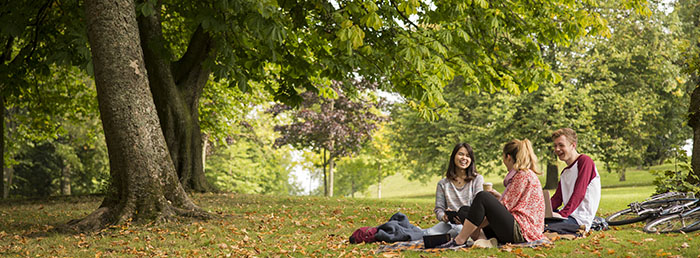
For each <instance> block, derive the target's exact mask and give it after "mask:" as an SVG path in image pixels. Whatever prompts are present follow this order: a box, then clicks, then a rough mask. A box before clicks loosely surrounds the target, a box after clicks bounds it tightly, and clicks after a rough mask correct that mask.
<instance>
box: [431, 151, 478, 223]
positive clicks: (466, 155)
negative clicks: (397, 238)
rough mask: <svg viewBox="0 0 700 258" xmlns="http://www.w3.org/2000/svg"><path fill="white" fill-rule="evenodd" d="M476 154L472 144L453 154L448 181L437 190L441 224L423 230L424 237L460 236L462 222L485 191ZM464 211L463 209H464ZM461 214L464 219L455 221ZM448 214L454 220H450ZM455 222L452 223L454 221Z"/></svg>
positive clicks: (438, 212)
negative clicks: (477, 194)
mask: <svg viewBox="0 0 700 258" xmlns="http://www.w3.org/2000/svg"><path fill="white" fill-rule="evenodd" d="M474 162H475V158H474V151H473V150H472V147H471V146H469V144H466V143H458V144H457V145H455V147H454V149H453V150H452V155H451V156H450V160H449V161H448V165H447V171H446V172H445V178H443V179H442V180H440V181H439V182H438V184H437V189H436V190H435V209H434V210H433V211H434V212H435V216H436V217H437V219H438V220H439V221H440V222H439V223H438V224H436V225H435V226H433V227H431V228H427V229H424V230H423V235H438V234H445V233H449V234H450V235H451V237H455V236H457V234H458V233H459V232H460V230H462V222H461V221H462V220H463V218H464V216H465V215H466V211H468V208H469V205H471V203H472V199H474V196H475V195H476V193H478V192H481V190H482V189H483V183H484V177H482V176H481V175H479V174H477V173H476V166H475V165H474ZM460 207H463V208H461V209H460ZM458 210H459V213H460V214H462V215H461V216H460V217H462V219H457V220H455V218H454V215H455V213H457V211H458ZM448 213H450V214H451V216H448ZM450 219H452V221H450Z"/></svg>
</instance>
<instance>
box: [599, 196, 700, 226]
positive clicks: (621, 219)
mask: <svg viewBox="0 0 700 258" xmlns="http://www.w3.org/2000/svg"><path fill="white" fill-rule="evenodd" d="M699 201H700V200H699V199H697V198H695V196H694V195H693V194H692V193H690V194H685V193H679V192H668V193H663V194H657V195H654V196H652V197H650V198H648V199H647V200H646V201H644V202H641V203H639V202H633V203H630V204H629V205H628V206H629V208H627V209H624V210H621V211H618V212H615V213H613V214H612V215H610V216H608V217H607V218H606V220H607V221H608V224H609V225H611V226H619V225H625V224H631V223H635V222H639V221H643V220H648V219H656V218H658V217H660V216H666V215H671V214H676V213H680V212H683V211H685V210H688V209H689V207H692V206H693V205H696V204H697V203H698V202H699Z"/></svg>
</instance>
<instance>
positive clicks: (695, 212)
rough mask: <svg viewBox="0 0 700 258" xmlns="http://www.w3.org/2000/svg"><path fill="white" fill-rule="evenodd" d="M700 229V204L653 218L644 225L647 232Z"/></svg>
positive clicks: (676, 231) (685, 231) (684, 231)
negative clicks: (687, 209)
mask: <svg viewBox="0 0 700 258" xmlns="http://www.w3.org/2000/svg"><path fill="white" fill-rule="evenodd" d="M699 229H700V206H696V207H695V208H693V209H691V210H689V211H684V212H679V213H676V214H671V215H668V216H663V217H660V218H657V219H655V220H652V221H651V222H649V223H647V225H646V226H644V232H647V233H679V232H683V233H687V232H693V231H696V230H699Z"/></svg>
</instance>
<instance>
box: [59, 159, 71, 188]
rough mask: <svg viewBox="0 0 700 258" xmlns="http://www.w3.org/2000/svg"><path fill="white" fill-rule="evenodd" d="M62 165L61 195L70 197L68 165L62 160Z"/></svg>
mask: <svg viewBox="0 0 700 258" xmlns="http://www.w3.org/2000/svg"><path fill="white" fill-rule="evenodd" d="M63 164H65V166H64V167H63V169H62V170H61V195H64V196H65V195H71V191H70V174H71V170H70V164H67V161H66V160H64V161H63Z"/></svg>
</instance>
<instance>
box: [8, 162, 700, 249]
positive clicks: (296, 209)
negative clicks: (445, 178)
mask: <svg viewBox="0 0 700 258" xmlns="http://www.w3.org/2000/svg"><path fill="white" fill-rule="evenodd" d="M603 176H604V180H603V182H604V185H605V186H606V188H605V189H604V193H603V195H604V199H603V207H601V209H602V210H604V212H603V213H609V212H611V211H613V210H615V209H618V208H622V207H624V202H626V201H627V200H641V199H643V198H645V197H647V196H648V195H649V194H650V193H651V192H652V191H653V187H652V186H650V185H648V182H649V181H650V180H651V179H650V177H649V176H648V173H647V172H644V171H637V172H631V173H630V175H629V177H628V178H629V179H630V182H627V183H625V185H623V186H619V185H618V183H617V182H616V180H608V179H609V177H611V176H612V175H606V174H605V173H603ZM493 181H494V182H496V180H493ZM612 185H617V186H614V187H609V186H612ZM629 185H642V186H629ZM426 187H428V186H426ZM430 188H432V187H430ZM404 189H412V192H414V190H413V187H404ZM424 195H426V194H424ZM194 198H195V200H196V201H197V203H199V204H200V205H201V206H202V207H204V208H205V209H208V210H210V211H211V212H212V213H214V214H217V217H216V218H215V219H212V220H209V221H191V220H180V221H174V222H168V223H164V224H158V225H121V226H118V227H113V228H110V229H107V230H104V231H102V232H99V233H97V234H86V235H84V234H81V235H70V234H60V233H56V232H54V231H53V230H52V228H53V227H54V226H55V225H58V224H60V223H65V222H67V221H68V220H70V219H75V218H80V217H82V216H85V215H87V214H88V213H89V212H91V211H92V210H94V209H95V208H97V206H98V205H99V201H100V199H99V198H96V197H71V198H62V199H52V200H39V201H3V202H0V257H5V256H9V257H28V256H42V257H46V256H56V257H97V256H98V255H99V256H133V257H143V256H153V257H165V256H188V257H207V256H208V257H225V256H232V257H243V256H258V257H276V256H279V257H288V256H292V257H309V256H328V257H362V256H389V257H391V256H392V254H374V253H373V251H374V250H376V249H377V247H378V245H377V244H365V245H351V244H348V243H347V241H346V239H347V237H348V236H349V235H350V233H352V231H353V230H354V229H356V228H358V227H361V226H376V225H379V224H381V223H383V222H385V221H386V220H387V219H388V218H389V217H390V216H391V215H392V214H393V213H395V212H397V211H400V212H403V213H405V214H406V215H408V217H409V218H410V219H411V222H412V223H415V224H417V225H419V226H421V227H429V226H431V225H433V224H434V223H435V220H434V217H433V215H432V212H431V210H432V202H433V200H432V198H433V197H432V193H429V195H426V196H420V195H418V196H415V195H414V196H413V197H411V198H406V197H397V198H388V199H381V200H378V199H370V198H358V199H351V198H323V197H287V196H260V195H241V194H197V195H194ZM698 236H700V232H695V233H692V234H687V235H681V234H671V235H651V234H645V233H643V232H641V224H638V225H632V226H625V227H620V228H615V229H613V230H610V231H606V232H594V233H593V234H592V235H591V236H589V237H587V238H585V239H579V240H575V241H565V240H562V241H557V242H556V243H555V245H553V246H551V247H545V248H539V249H522V250H520V249H515V250H510V252H507V251H506V250H502V249H501V250H498V249H489V250H477V249H470V250H467V251H466V253H465V252H461V251H460V252H442V253H438V254H427V253H417V252H404V253H401V254H400V255H401V256H408V257H463V256H464V255H465V254H466V255H470V256H472V255H473V256H479V257H481V256H492V255H496V256H506V257H515V256H523V257H525V256H529V257H532V256H538V257H561V256H572V257H590V256H599V255H602V256H606V257H608V256H613V257H625V256H629V257H637V256H642V257H658V256H664V257H666V256H673V255H682V256H684V257H698V255H700V251H699V250H698V248H697V247H698V246H700V237H698Z"/></svg>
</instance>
